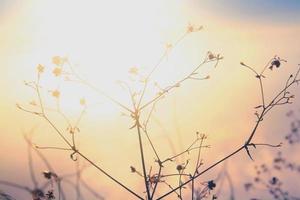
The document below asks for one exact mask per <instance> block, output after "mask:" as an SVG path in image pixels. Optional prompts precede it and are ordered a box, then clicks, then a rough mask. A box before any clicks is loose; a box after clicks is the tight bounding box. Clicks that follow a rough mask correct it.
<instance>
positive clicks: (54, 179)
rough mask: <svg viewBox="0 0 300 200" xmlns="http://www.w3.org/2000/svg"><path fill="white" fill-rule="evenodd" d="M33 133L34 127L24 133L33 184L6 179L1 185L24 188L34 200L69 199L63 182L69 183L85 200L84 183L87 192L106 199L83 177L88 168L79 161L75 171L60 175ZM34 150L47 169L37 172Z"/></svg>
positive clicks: (0, 182)
mask: <svg viewBox="0 0 300 200" xmlns="http://www.w3.org/2000/svg"><path fill="white" fill-rule="evenodd" d="M33 133H34V132H33V129H32V130H31V131H30V132H29V133H28V134H24V140H25V141H26V143H27V156H28V169H29V175H30V179H31V181H32V184H33V186H32V187H30V186H29V185H30V184H28V185H22V184H19V183H15V182H11V181H5V180H0V184H1V185H5V186H9V187H13V188H16V189H20V190H23V191H25V192H26V193H28V194H29V195H30V196H31V197H32V200H51V199H59V200H66V199H68V198H67V196H70V194H69V195H66V194H65V191H64V189H63V183H64V184H69V185H70V186H71V187H72V188H74V191H75V193H76V198H77V199H78V200H79V199H81V200H84V199H85V197H84V195H83V194H81V192H80V188H81V187H80V185H82V186H83V188H84V190H85V192H88V193H90V194H92V195H93V196H94V197H95V198H96V199H100V200H103V199H104V198H103V197H102V196H101V195H100V194H99V193H98V192H96V191H95V190H94V189H93V188H92V187H91V186H90V185H89V184H88V183H86V182H85V181H84V180H83V179H82V177H81V174H82V172H83V171H84V170H85V169H86V166H82V167H80V166H79V162H76V163H75V164H76V172H75V173H68V174H63V175H58V173H57V172H56V171H55V170H54V168H53V166H52V165H51V164H50V162H49V160H48V158H47V157H46V156H45V155H44V154H43V153H42V152H40V150H39V149H37V148H35V145H34V144H33V143H32V135H33ZM33 151H34V152H35V154H36V155H37V157H38V158H39V159H40V160H41V161H42V163H43V164H44V165H45V167H46V169H45V170H44V171H42V172H41V171H40V172H37V171H36V169H35V167H34V162H33V158H34V156H33V154H32V153H33ZM37 173H38V174H39V177H40V178H41V177H43V181H40V178H39V177H38V176H37ZM74 176H76V182H75V183H74V182H73V181H72V180H70V179H71V178H72V177H74ZM0 195H2V196H3V198H4V197H6V199H10V198H9V195H6V194H5V193H1V192H0ZM5 195H6V196H5ZM2 196H1V197H2ZM4 199H5V198H4ZM11 199H13V198H11Z"/></svg>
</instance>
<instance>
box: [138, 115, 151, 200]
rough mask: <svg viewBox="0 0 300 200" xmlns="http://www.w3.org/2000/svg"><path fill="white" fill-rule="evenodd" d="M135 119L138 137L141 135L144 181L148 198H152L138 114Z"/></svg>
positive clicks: (140, 144)
mask: <svg viewBox="0 0 300 200" xmlns="http://www.w3.org/2000/svg"><path fill="white" fill-rule="evenodd" d="M135 120H136V128H137V132H138V137H139V146H140V154H141V162H142V168H143V176H144V182H145V187H146V192H147V199H148V200H150V199H151V195H150V189H149V183H148V180H147V172H146V164H145V158H144V150H143V141H142V137H141V130H140V122H139V118H138V116H136V119H135Z"/></svg>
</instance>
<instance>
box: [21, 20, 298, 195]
mask: <svg viewBox="0 0 300 200" xmlns="http://www.w3.org/2000/svg"><path fill="white" fill-rule="evenodd" d="M200 30H202V27H195V26H193V25H188V27H187V30H186V31H185V32H184V34H183V35H182V36H181V37H179V39H178V40H177V41H175V42H174V44H168V45H167V46H166V50H165V52H164V53H163V55H162V56H161V57H160V58H159V60H158V62H157V64H156V65H155V66H154V67H153V68H152V69H151V70H150V71H149V72H148V73H145V74H142V73H140V72H139V69H138V68H136V67H133V68H130V69H129V73H130V75H131V76H132V77H133V78H132V80H131V81H130V82H129V83H128V82H126V81H119V84H120V85H121V86H123V87H124V88H125V89H126V90H127V91H128V94H129V97H130V99H131V104H132V105H130V106H128V105H125V104H123V102H120V101H119V100H117V99H115V98H113V97H111V96H109V95H108V94H107V93H105V92H103V91H102V90H100V89H98V88H97V87H96V86H94V85H93V84H91V83H89V82H88V81H87V80H85V79H83V78H82V77H81V76H80V75H78V74H77V73H76V72H75V69H74V67H73V66H72V64H71V62H70V61H69V59H68V58H66V57H59V56H56V57H53V59H52V63H53V64H55V66H56V67H55V68H54V70H53V71H52V73H53V75H54V76H56V77H58V78H61V77H62V75H65V77H66V80H67V81H76V82H79V83H81V84H83V85H86V86H88V87H89V88H91V89H93V90H95V91H96V92H97V93H99V94H100V95H102V96H105V97H106V98H108V99H109V100H110V101H112V102H113V103H114V104H116V105H117V106H119V107H120V109H122V110H123V113H124V116H128V117H129V118H130V119H131V120H132V124H131V125H130V129H135V130H136V132H137V140H138V142H139V152H140V156H141V160H140V161H141V162H140V163H141V166H140V168H141V170H138V168H137V167H136V166H131V167H130V169H131V172H132V173H135V174H137V175H139V176H140V177H141V178H142V179H143V181H144V189H143V192H144V193H145V194H146V195H145V197H144V194H141V193H139V192H136V191H134V190H133V189H131V188H129V187H128V186H126V185H125V184H124V183H123V182H122V181H120V180H118V179H117V178H115V177H114V176H113V175H112V174H110V173H108V171H106V170H105V169H103V168H102V167H101V166H100V165H98V164H96V163H95V162H94V161H92V160H91V159H89V158H88V156H87V155H85V154H84V153H83V152H81V151H80V150H79V148H78V146H77V144H76V134H77V133H78V132H79V131H80V129H79V128H78V123H79V121H80V119H81V117H82V114H83V113H84V111H85V109H86V108H87V107H86V105H85V100H84V99H82V100H80V104H81V105H82V107H83V108H82V110H83V111H82V114H81V115H80V116H79V117H78V120H77V122H75V123H71V122H70V120H69V119H68V118H67V117H66V116H65V114H64V113H63V112H62V111H61V109H60V106H59V105H60V103H59V102H60V95H61V92H62V91H60V90H59V89H58V87H57V88H56V89H53V90H50V93H51V95H52V96H53V98H55V100H56V101H57V108H54V109H53V108H52V109H49V108H47V106H46V105H45V104H44V101H43V98H44V97H43V96H42V93H41V90H42V89H43V88H44V87H42V86H41V85H40V80H41V78H42V76H43V73H44V66H43V65H41V64H40V65H38V67H37V71H38V72H37V80H36V81H32V82H26V83H25V84H26V85H27V86H29V87H31V88H32V89H33V90H34V91H35V92H36V94H37V99H38V100H37V102H33V103H32V105H33V106H34V109H31V108H29V109H28V108H27V107H25V106H23V105H20V104H18V105H17V106H18V108H20V109H21V110H23V111H25V112H28V113H31V114H34V115H36V116H38V117H41V118H42V119H44V120H45V121H46V122H47V123H48V124H49V125H50V126H51V127H52V128H53V130H54V131H55V132H56V134H57V135H58V136H59V137H60V138H61V139H62V140H63V141H64V143H65V145H66V146H65V147H52V146H46V147H42V146H37V148H39V149H56V150H62V151H69V152H70V157H71V159H73V160H74V161H76V160H77V158H78V157H81V158H82V159H84V160H86V161H87V162H89V163H90V164H91V165H92V166H94V167H95V168H96V169H98V170H99V171H100V172H101V173H103V174H104V175H106V176H107V177H108V178H109V179H111V180H112V181H114V182H115V183H116V184H118V185H119V186H121V187H122V188H123V189H125V190H126V191H128V192H129V193H131V194H132V195H133V196H135V197H136V198H138V199H148V200H150V199H164V198H166V197H167V196H169V195H171V194H176V195H177V197H178V198H179V199H183V198H185V197H184V196H183V193H182V190H183V189H185V188H186V187H187V186H188V185H191V195H190V196H191V198H192V199H203V198H206V197H208V196H209V194H210V192H211V191H212V190H214V189H215V187H216V183H215V181H214V180H209V181H207V182H203V183H202V184H203V185H202V187H198V186H197V188H195V184H194V183H195V180H196V179H197V178H199V177H200V176H201V175H203V174H205V173H206V172H208V171H210V170H212V169H214V168H215V167H216V166H218V165H219V164H221V163H223V162H224V161H226V160H228V159H229V158H231V157H232V156H234V155H236V154H237V153H239V152H241V151H243V150H245V151H246V153H247V155H248V156H249V158H250V159H251V160H253V158H252V155H251V152H250V148H251V147H254V148H256V147H259V146H265V147H279V146H280V144H279V145H272V144H268V143H255V142H254V141H253V139H254V136H255V134H256V132H257V129H258V127H259V125H260V124H261V123H262V121H263V119H264V118H265V117H267V115H268V114H269V113H270V111H271V110H273V108H275V107H277V106H279V105H284V104H289V103H291V100H292V99H293V98H294V95H292V94H291V93H290V92H289V91H288V90H289V89H290V88H291V86H293V85H295V84H296V83H299V81H300V79H298V75H299V70H298V71H297V72H296V73H295V74H293V75H290V76H289V78H288V79H287V81H286V82H285V85H284V86H283V88H282V89H280V90H279V91H278V92H277V94H276V95H275V96H273V97H270V99H271V100H270V101H268V99H267V98H266V97H265V92H264V90H265V89H264V86H263V83H264V79H266V76H265V74H266V73H267V69H268V68H269V69H270V70H273V68H274V66H275V67H276V68H278V67H281V66H282V62H285V60H283V59H280V58H279V57H278V56H275V57H274V58H272V59H271V60H270V61H269V62H268V63H267V65H266V66H265V67H264V68H263V69H262V71H261V72H258V71H257V70H256V69H255V68H254V67H251V66H249V65H247V64H245V63H243V62H241V63H240V64H241V65H242V66H243V67H246V68H248V69H249V70H250V71H251V72H252V73H253V74H254V77H255V78H256V79H257V80H258V82H259V90H260V93H261V103H260V105H258V106H256V107H255V110H256V112H255V115H256V117H257V120H256V122H255V124H254V127H253V129H252V130H250V133H249V135H248V137H247V138H246V141H245V143H244V144H241V145H240V146H239V147H237V148H236V150H235V151H233V152H231V153H229V154H228V155H227V156H225V157H224V158H222V159H220V160H217V161H216V162H215V163H213V164H212V165H210V166H208V167H206V168H203V167H202V165H203V162H202V160H201V150H202V149H203V148H207V147H208V146H207V145H204V141H205V139H206V135H205V134H199V133H198V132H197V134H196V139H195V141H194V142H192V144H191V145H190V146H189V147H188V148H187V149H186V150H184V151H182V152H180V153H178V154H176V155H171V156H169V157H167V158H162V157H161V156H160V154H159V152H158V149H157V147H156V146H155V143H154V142H153V141H152V139H151V137H150V136H151V135H150V134H149V129H148V126H149V122H150V119H151V116H152V114H153V112H154V111H155V107H156V105H157V103H158V102H159V101H160V100H162V99H163V98H164V97H166V96H167V95H168V93H170V92H171V91H173V90H174V89H176V88H179V87H181V86H182V85H183V84H184V83H185V82H187V81H189V80H198V81H199V80H200V81H201V80H207V79H209V78H210V75H208V74H206V75H201V68H202V67H204V66H206V65H208V64H209V63H212V64H213V66H214V67H216V66H217V65H218V64H219V61H220V60H222V59H223V57H222V56H220V54H215V53H212V52H210V51H208V52H207V54H206V55H205V57H204V59H203V61H202V62H200V63H199V64H198V65H197V66H195V67H194V68H192V70H191V71H190V73H188V74H187V75H183V76H182V78H181V79H179V80H177V81H175V82H174V83H173V84H171V85H169V86H167V87H162V86H160V85H159V84H158V83H156V82H155V81H152V76H153V73H154V72H155V71H156V69H157V68H158V67H159V66H160V65H161V63H162V61H163V60H164V59H165V58H166V56H167V55H168V54H169V53H170V52H171V50H172V49H173V48H175V47H176V46H177V44H178V43H179V42H180V41H182V40H183V39H184V38H185V37H186V36H187V35H189V34H191V33H192V32H198V31H200ZM273 73H275V71H274V72H273ZM131 84H138V85H139V86H140V87H139V89H136V90H134V89H133V88H132V87H131ZM150 84H153V86H154V88H156V90H157V94H156V95H155V96H153V97H152V98H149V99H147V98H145V94H146V93H147V92H148V91H149V86H150ZM49 111H55V112H57V113H58V114H60V115H62V116H63V117H64V119H65V120H66V122H67V123H68V127H67V129H66V131H65V130H60V129H59V128H58V127H57V125H56V124H55V123H54V122H53V121H52V119H50V117H49V115H48V112H49ZM66 132H68V133H69V134H70V135H71V138H69V137H68V136H67V135H66ZM145 141H147V142H148V143H149V144H150V146H151V149H152V151H153V154H154V156H155V157H156V159H155V162H154V165H155V166H156V168H157V170H156V171H154V168H153V167H152V166H150V167H149V166H146V162H145V160H146V159H147V158H145V154H144V143H145ZM191 151H198V155H197V161H196V163H193V165H195V167H194V169H193V170H192V171H186V170H187V166H188V165H190V162H189V159H187V160H186V161H185V162H183V163H181V164H176V166H175V167H174V170H176V173H168V172H165V170H164V169H165V167H166V166H167V165H168V166H170V165H172V163H173V162H172V161H173V160H174V159H175V158H177V157H179V156H181V155H183V154H187V153H189V152H191ZM147 169H149V170H147ZM170 177H177V178H178V184H177V185H171V184H170V183H169V182H168V179H169V178H170ZM161 184H162V185H166V186H167V187H169V191H167V192H165V193H163V194H162V195H160V196H158V195H157V193H156V192H157V189H158V187H159V186H160V185H161ZM212 198H213V199H216V198H217V197H216V196H215V195H213V196H212Z"/></svg>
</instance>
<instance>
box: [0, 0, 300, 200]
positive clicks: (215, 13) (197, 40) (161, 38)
mask: <svg viewBox="0 0 300 200" xmlns="http://www.w3.org/2000/svg"><path fill="white" fill-rule="evenodd" d="M189 25H193V26H195V27H199V26H203V27H204V28H203V30H201V31H199V32H196V33H191V34H188V35H187V36H186V37H184V39H183V40H181V41H180V42H179V43H178V44H177V45H176V46H175V47H174V49H172V50H171V52H170V53H169V54H168V56H167V57H166V59H165V60H164V61H163V62H162V63H161V65H160V66H159V67H158V68H157V70H156V71H155V72H154V73H153V76H152V79H153V83H154V82H156V83H157V85H159V86H162V87H166V86H168V85H170V84H172V83H174V82H175V81H176V80H179V79H181V78H183V77H184V76H185V75H186V74H187V73H189V72H191V70H193V69H194V68H195V66H196V65H197V64H199V63H200V62H201V61H202V60H203V59H204V57H205V55H206V53H207V52H208V51H211V52H213V53H215V54H220V55H221V56H223V57H224V59H222V60H221V61H220V63H219V65H218V66H217V67H216V68H214V67H213V65H208V66H207V67H206V68H205V69H203V71H201V72H203V74H201V75H203V76H206V75H209V76H210V79H208V80H205V81H193V80H189V81H187V82H186V83H184V84H182V85H181V87H180V88H178V89H175V90H174V91H172V92H170V93H169V94H168V95H167V96H166V97H165V98H164V99H162V100H161V101H160V102H159V103H158V105H157V107H156V110H155V112H154V114H153V119H151V120H150V127H151V130H150V134H151V136H152V137H153V141H154V143H155V144H156V145H157V147H158V149H159V151H160V152H161V154H162V155H164V156H167V155H170V154H171V153H172V149H171V147H170V144H169V143H168V138H169V139H171V140H172V142H173V144H174V146H175V148H176V150H177V151H180V150H183V149H184V147H186V146H188V145H189V144H190V143H191V142H192V141H193V139H194V136H195V132H196V131H199V132H204V133H206V134H208V143H209V144H211V146H212V148H210V149H209V150H207V152H206V154H205V153H204V162H205V163H207V164H211V163H213V161H215V160H217V159H218V158H221V157H222V156H224V155H227V154H228V153H230V152H231V151H233V150H234V149H235V148H236V147H238V146H239V145H240V144H243V143H244V142H245V139H246V138H247V136H248V135H249V133H250V132H251V130H252V128H253V126H254V125H255V116H254V112H255V110H254V107H255V106H257V105H258V104H259V103H260V91H259V84H258V81H257V79H256V78H255V77H254V76H253V74H252V73H251V72H250V71H249V70H247V69H245V68H244V67H242V66H241V65H240V62H241V61H242V62H244V63H246V64H248V65H250V66H252V67H253V68H255V69H257V70H258V71H261V69H262V68H263V67H264V66H265V64H266V63H267V62H268V61H269V60H270V59H271V58H273V57H274V56H275V55H277V56H280V57H281V58H283V59H285V60H287V63H283V64H282V66H281V67H280V68H278V69H276V70H273V71H271V70H267V71H266V77H267V78H266V81H265V91H266V93H265V95H266V99H267V100H270V99H271V97H273V96H274V94H276V91H278V90H279V89H280V88H282V87H283V86H284V84H285V81H286V80H287V78H288V77H289V75H290V74H291V73H294V72H295V71H296V70H297V66H298V64H299V63H300V57H299V55H300V48H299V44H300V1H298V0H289V1H282V0H270V1H259V0H251V1H238V0H218V1H204V0H185V1H181V0H175V1H174V0H164V1H161V0H152V1H141V0H128V1H96V0H95V1H92V0H91V1H71V0H28V1H21V0H0V66H1V67H0V69H1V72H2V76H1V78H0V90H1V93H0V99H1V100H0V110H1V111H0V137H1V141H0V158H1V161H0V180H10V181H13V182H19V183H20V184H28V183H29V184H30V179H29V174H28V169H27V167H28V166H27V157H26V155H27V154H26V143H25V142H24V139H23V136H22V134H23V133H24V131H25V132H26V131H27V132H28V131H29V130H31V129H32V128H33V127H35V134H34V137H33V140H34V143H36V144H40V145H42V146H47V145H50V146H56V145H63V143H62V142H61V140H59V138H58V137H57V135H55V134H53V130H52V129H51V127H50V126H49V124H47V123H46V122H45V121H43V120H42V119H40V118H38V117H36V116H33V115H30V114H28V113H24V112H22V111H20V110H19V109H17V107H16V104H17V103H18V104H20V105H24V106H25V107H29V106H30V105H29V103H30V102H32V101H37V97H36V94H35V93H34V92H33V91H32V90H31V89H30V88H28V87H26V86H25V85H24V81H35V80H36V77H37V72H36V67H37V66H38V64H43V65H44V66H45V72H44V74H43V75H42V78H41V79H42V84H43V86H42V88H43V91H44V92H43V98H44V99H45V102H46V103H47V105H48V106H49V107H51V106H53V105H54V106H55V101H54V99H53V97H52V96H51V92H52V91H53V90H54V89H57V88H59V89H60V92H61V95H62V96H61V97H62V98H61V106H62V110H63V112H65V114H66V116H67V117H68V118H70V119H71V121H76V119H77V117H78V115H79V114H80V112H81V110H82V106H81V105H80V99H82V98H85V100H86V102H87V112H86V114H85V115H84V116H83V118H82V121H81V123H80V129H81V132H80V133H79V135H78V141H79V143H80V149H81V150H82V151H83V152H85V153H86V154H87V155H88V157H90V158H91V159H93V160H95V161H97V163H99V164H100V165H101V166H103V167H104V168H105V169H108V171H110V172H113V174H114V175H115V176H116V177H118V178H119V179H120V180H124V181H125V182H126V183H128V184H129V185H130V186H131V188H141V187H142V186H143V181H142V179H139V177H136V176H135V175H133V174H131V173H130V168H129V166H131V165H134V166H137V167H140V160H139V159H140V155H139V152H138V140H137V135H136V133H135V131H134V130H129V127H131V126H132V121H131V120H130V118H127V117H124V116H121V112H123V110H122V109H121V108H119V107H118V106H116V105H115V104H114V103H112V102H111V101H109V100H108V99H107V98H105V97H104V96H103V95H97V94H95V92H93V91H91V89H89V88H87V87H85V86H82V85H80V84H77V83H76V82H74V83H72V82H68V81H63V78H62V79H59V78H56V77H54V76H53V74H52V71H53V69H55V66H54V65H53V63H51V59H52V57H54V56H62V57H67V58H68V60H69V61H70V62H71V63H72V64H73V67H74V69H75V70H76V72H77V73H78V74H80V76H82V77H84V78H85V79H86V80H89V82H90V83H92V84H93V85H96V86H97V88H99V89H101V90H102V91H105V93H107V94H109V95H110V96H113V97H114V98H116V99H118V100H119V101H120V102H122V103H124V104H125V105H128V106H130V105H131V104H130V97H129V96H128V94H127V92H126V91H125V90H124V89H123V88H121V87H120V86H119V85H118V84H117V83H118V81H119V82H120V81H127V82H129V83H131V82H130V80H131V79H132V76H131V75H130V74H129V73H128V71H129V70H130V69H131V68H137V69H138V72H139V73H141V74H143V73H144V74H145V73H147V72H149V71H151V69H152V67H153V66H154V65H155V64H156V63H157V61H158V60H159V58H160V56H161V55H162V54H163V53H164V50H165V46H166V44H172V45H174V44H175V43H176V41H177V40H178V39H179V38H181V37H182V35H184V33H185V31H186V30H187V27H188V26H189ZM155 88H156V87H155V86H153V87H152V90H149V92H148V93H147V94H146V95H145V98H146V99H150V98H151V97H152V96H153V95H155V94H156V92H157V90H155ZM156 89H157V88H156ZM291 91H292V92H293V93H294V94H296V99H295V100H294V104H292V105H286V106H284V107H281V108H277V109H275V110H274V111H273V112H272V113H270V115H269V116H268V117H267V119H265V120H264V122H263V125H262V126H261V127H260V128H259V131H258V134H257V136H256V138H255V141H257V142H266V141H268V142H270V143H274V144H275V143H279V142H282V141H283V140H284V139H283V138H284V135H285V134H286V133H287V132H288V131H289V120H288V119H287V117H286V113H287V111H289V110H291V109H293V110H295V111H296V110H299V108H300V103H299V97H300V96H299V91H300V88H297V87H295V88H293V89H292V90H291ZM30 108H32V107H30ZM299 114H300V113H299ZM50 116H51V119H53V121H54V122H55V123H56V124H57V125H58V126H59V127H60V128H61V129H62V130H65V128H66V127H65V124H64V122H63V120H62V118H61V116H58V115H55V114H53V113H52V114H51V115H50ZM283 148H285V146H284V147H283ZM146 149H148V150H146V157H147V158H148V161H149V163H148V164H149V165H150V163H151V162H152V160H153V155H152V154H151V153H150V150H149V149H150V148H149V145H148V146H147V145H146ZM283 151H286V152H288V153H289V155H290V157H291V159H294V161H295V162H299V161H300V160H299V158H297V157H296V155H297V151H299V148H292V149H289V148H288V147H286V149H284V150H283ZM276 152H277V150H273V149H269V148H259V149H258V150H257V151H254V154H253V155H254V158H255V160H256V161H257V163H260V161H261V160H267V161H268V160H271V159H272V157H271V156H272V155H273V154H274V153H276ZM44 153H45V154H46V155H47V157H48V158H49V161H50V162H52V163H53V164H54V166H55V167H56V169H57V171H60V172H62V173H65V172H69V171H70V170H74V162H73V161H71V160H70V159H69V154H68V153H65V152H59V151H55V150H54V151H52V150H50V151H49V150H47V151H45V152H44ZM129 158H130V159H129ZM58 159H59V161H60V162H59V163H57V160H58ZM151 164H152V163H151ZM227 165H228V170H229V173H230V174H231V175H232V179H233V182H234V183H235V185H236V186H237V188H236V193H237V195H240V196H241V195H244V194H245V192H244V189H243V184H244V183H245V182H246V181H247V180H250V179H251V176H252V175H253V173H254V170H253V166H254V165H255V163H253V162H252V161H251V160H250V159H249V158H248V157H247V155H246V153H245V152H242V153H241V154H239V155H237V156H236V157H235V158H233V159H232V160H230V161H229V162H228V164H227ZM44 167H45V166H43V165H42V164H41V163H40V161H39V160H37V166H36V169H37V171H38V172H37V173H39V172H40V171H41V170H43V168H44ZM241 169H243V170H241ZM217 172H218V169H216V170H215V171H212V172H211V173H209V174H207V176H205V177H206V178H210V179H211V178H212V177H214V176H215V174H216V173H217ZM284 176H285V175H284ZM128 177H130V178H128ZM288 177H289V174H287V175H286V178H288ZM84 178H85V179H86V180H87V181H88V182H89V183H91V185H93V187H94V188H97V189H99V188H100V192H101V193H102V194H103V196H105V197H107V199H120V198H121V197H124V195H128V194H127V193H125V192H124V191H123V190H122V189H121V188H119V187H118V186H117V185H114V183H112V182H111V181H110V180H108V179H107V178H106V177H104V176H103V175H101V174H99V173H98V172H97V171H96V170H94V169H93V168H92V167H90V168H88V169H87V170H86V172H85V173H84ZM205 180H206V179H204V178H203V180H201V181H205ZM289 184H290V185H288V186H287V188H290V190H291V191H292V192H294V193H295V192H297V190H296V189H297V187H298V188H299V186H300V185H299V184H300V183H299V182H298V183H294V182H293V181H291V182H290V183H289ZM0 190H4V191H8V192H10V194H11V195H13V196H15V198H16V199H18V198H19V199H22V194H23V193H22V192H20V191H19V190H14V189H11V188H9V187H2V185H0ZM68 190H71V189H70V188H68ZM136 190H139V189H136ZM115 191H117V192H115ZM140 192H142V191H141V189H140ZM296 194H297V193H296ZM262 195H263V194H262ZM298 195H299V193H298ZM130 197H131V196H129V197H128V198H130ZM249 198H250V196H249ZM238 199H239V198H238Z"/></svg>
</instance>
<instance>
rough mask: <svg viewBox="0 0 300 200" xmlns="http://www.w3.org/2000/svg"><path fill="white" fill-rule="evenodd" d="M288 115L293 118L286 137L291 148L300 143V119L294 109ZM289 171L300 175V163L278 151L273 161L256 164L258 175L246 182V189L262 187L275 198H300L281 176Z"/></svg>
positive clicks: (288, 199)
mask: <svg viewBox="0 0 300 200" xmlns="http://www.w3.org/2000/svg"><path fill="white" fill-rule="evenodd" d="M287 116H288V117H289V118H290V119H291V122H290V132H289V133H288V134H286V136H285V138H284V139H285V140H286V141H287V143H286V144H288V145H286V146H285V147H286V148H289V146H293V145H298V144H299V130H298V129H299V125H300V120H299V118H298V117H297V114H296V113H295V112H294V111H289V112H288V113H287ZM279 172H280V173H279ZM287 172H292V173H296V174H295V175H300V163H296V162H294V161H292V160H290V156H289V154H286V153H283V152H282V151H278V152H277V154H276V155H275V156H274V158H273V161H272V163H262V164H260V165H258V166H255V173H256V175H255V177H254V178H253V181H251V182H247V183H245V185H244V187H245V190H246V191H247V192H249V193H250V192H251V191H257V190H260V189H261V190H263V191H267V192H268V194H269V195H271V197H272V198H273V199H278V200H299V199H300V197H299V196H298V197H297V196H296V195H293V194H291V192H290V191H289V188H286V185H284V180H282V179H281V177H280V174H283V173H284V174H286V173H287ZM293 178H294V176H293ZM293 178H292V179H293ZM297 178H298V177H297ZM252 199H254V198H252ZM255 199H260V198H255Z"/></svg>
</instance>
